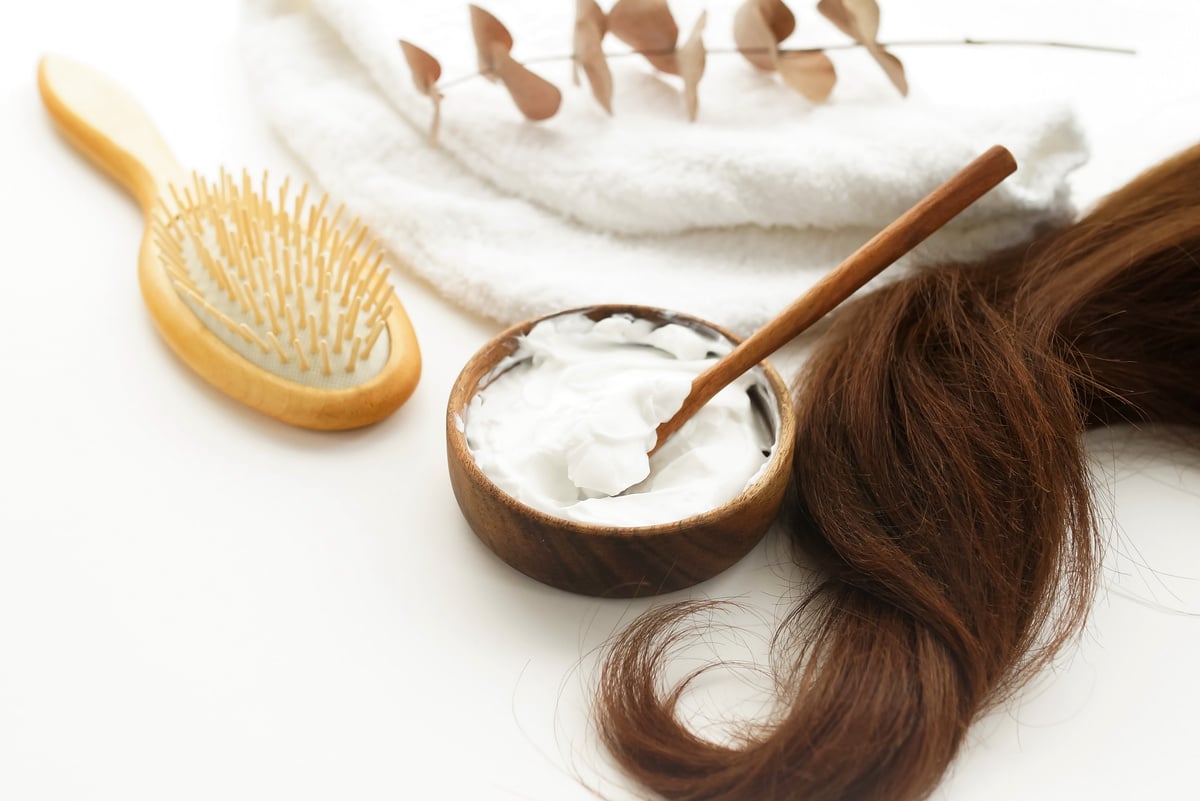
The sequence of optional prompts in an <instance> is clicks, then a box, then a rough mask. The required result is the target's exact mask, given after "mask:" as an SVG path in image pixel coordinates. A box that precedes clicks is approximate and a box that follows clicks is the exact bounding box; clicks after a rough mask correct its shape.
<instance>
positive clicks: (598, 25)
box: [572, 0, 613, 114]
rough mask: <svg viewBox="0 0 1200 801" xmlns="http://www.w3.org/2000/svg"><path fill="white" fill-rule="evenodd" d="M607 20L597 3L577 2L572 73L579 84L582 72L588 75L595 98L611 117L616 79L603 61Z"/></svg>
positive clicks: (585, 0)
mask: <svg viewBox="0 0 1200 801" xmlns="http://www.w3.org/2000/svg"><path fill="white" fill-rule="evenodd" d="M606 28H607V20H606V19H605V17H604V12H603V11H601V10H600V6H599V5H597V4H596V0H575V53H574V56H573V68H572V73H573V77H574V79H575V83H576V85H578V84H579V70H580V68H581V67H582V68H583V72H584V74H585V75H587V79H588V85H589V86H591V87H592V95H593V96H594V97H595V98H596V102H598V103H599V104H600V105H601V106H603V107H604V110H605V111H607V112H608V113H609V114H612V94H613V80H612V72H611V71H610V70H609V68H608V61H607V60H606V59H605V58H604V47H603V42H604V34H605V30H606Z"/></svg>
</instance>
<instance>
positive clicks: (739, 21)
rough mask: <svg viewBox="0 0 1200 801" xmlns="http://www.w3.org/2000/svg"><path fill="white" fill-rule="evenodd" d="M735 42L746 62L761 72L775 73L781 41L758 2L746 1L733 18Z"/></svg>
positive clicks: (756, 0) (753, 0) (754, 0)
mask: <svg viewBox="0 0 1200 801" xmlns="http://www.w3.org/2000/svg"><path fill="white" fill-rule="evenodd" d="M733 41H734V42H735V43H736V44H737V47H738V51H739V52H740V53H741V54H742V55H743V56H745V58H746V60H747V61H749V62H750V63H751V64H753V65H754V66H755V67H757V68H758V69H760V70H764V71H766V72H773V71H774V70H775V63H776V62H777V61H778V60H779V53H778V49H779V40H778V39H777V38H776V37H775V32H774V31H773V30H771V24H770V23H769V22H767V18H766V15H765V14H763V10H762V5H761V3H759V1H758V0H746V2H745V3H742V4H741V5H740V6H738V10H737V12H736V13H735V14H734V16H733Z"/></svg>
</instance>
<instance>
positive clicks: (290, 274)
mask: <svg viewBox="0 0 1200 801" xmlns="http://www.w3.org/2000/svg"><path fill="white" fill-rule="evenodd" d="M308 195H309V188H308V186H307V185H304V186H302V187H301V188H300V189H299V191H298V192H296V193H295V194H292V193H290V192H289V182H288V181H286V180H285V181H284V182H283V184H282V185H281V186H280V187H279V188H278V189H277V190H275V191H272V190H271V189H270V187H269V181H268V176H267V175H266V174H265V173H264V174H263V176H262V178H261V180H259V181H254V180H252V179H251V177H250V176H249V174H248V173H246V172H243V173H242V175H241V177H240V179H234V178H233V177H232V176H231V175H229V174H227V173H226V172H225V171H224V170H222V171H221V173H220V175H219V178H218V179H217V180H216V181H213V182H209V181H206V180H204V179H202V178H200V177H199V176H196V175H193V176H192V179H191V181H190V183H188V184H186V185H174V184H172V185H170V186H168V188H167V189H166V191H165V192H164V194H163V196H161V197H160V198H159V204H158V208H156V209H155V210H154V211H153V213H151V215H150V225H149V228H148V232H147V234H148V235H147V241H146V243H145V246H144V248H143V258H142V272H141V277H142V288H143V294H144V295H145V296H146V299H147V302H148V304H149V306H150V308H151V312H152V314H153V315H154V317H155V321H156V323H157V324H158V326H159V329H160V330H161V331H162V332H163V334H164V336H165V337H166V338H167V340H168V343H169V344H171V346H172V347H173V348H174V349H175V350H176V352H177V353H179V354H180V355H181V356H182V357H183V358H184V359H185V360H186V361H187V362H188V363H189V364H190V365H191V366H192V367H193V368H195V369H196V370H197V372H199V373H200V374H201V375H202V376H204V377H205V378H206V379H207V380H209V381H210V382H211V383H213V384H215V385H217V386H218V387H219V388H220V389H222V390H224V391H225V392H227V393H228V394H230V395H233V396H234V397H236V398H238V399H239V400H242V401H244V402H246V403H248V404H250V405H252V406H255V407H256V408H259V409H260V410H261V411H265V412H267V413H268V414H271V415H272V416H274V417H277V418H279V419H282V420H284V421H285V422H289V423H293V424H296V425H301V426H305V427H309V428H352V427H355V426H358V425H365V424H367V423H370V422H374V421H375V420H378V419H379V418H381V417H383V416H385V415H386V414H388V413H390V412H391V411H392V410H394V409H395V408H396V407H398V406H399V405H400V404H401V403H402V402H403V401H404V400H405V399H406V398H407V397H408V395H409V394H410V393H411V391H412V389H413V387H414V386H415V384H416V380H417V377H418V376H419V373H420V356H419V351H418V349H417V346H416V340H415V337H414V336H413V334H412V329H411V326H410V324H409V322H408V318H407V316H406V315H405V314H404V312H403V308H402V307H401V305H400V303H399V301H398V300H397V299H396V296H395V293H394V291H393V290H392V287H391V285H390V284H389V282H388V265H387V264H385V262H384V254H383V252H382V250H381V248H380V245H379V243H378V242H377V241H376V240H374V239H371V238H370V237H369V236H368V233H367V229H366V227H365V226H364V225H363V224H362V222H361V221H360V220H358V219H354V220H352V221H350V222H349V224H348V225H343V224H342V214H343V209H342V208H340V207H339V208H338V209H337V210H336V211H334V212H333V213H332V214H327V213H326V211H327V206H328V196H325V197H323V198H321V199H320V200H319V201H317V202H315V203H309V202H308ZM197 323H198V325H197Z"/></svg>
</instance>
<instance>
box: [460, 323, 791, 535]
mask: <svg viewBox="0 0 1200 801" xmlns="http://www.w3.org/2000/svg"><path fill="white" fill-rule="evenodd" d="M731 348H732V344H731V343H730V342H729V341H728V340H726V339H725V338H724V337H721V336H720V335H719V334H717V333H716V332H708V331H698V330H696V329H695V328H692V327H689V326H688V325H684V324H682V323H668V324H666V325H663V324H660V323H655V322H652V321H650V320H645V319H641V318H634V317H632V316H630V315H615V316H612V317H607V318H604V319H602V320H599V321H593V320H591V319H589V318H588V317H587V316H586V315H584V314H582V313H576V314H567V315H560V316H558V317H552V318H549V319H546V320H543V321H541V322H539V323H538V324H537V325H536V326H534V328H533V329H532V330H531V331H530V332H529V333H528V334H526V335H525V336H523V337H521V338H520V340H519V342H518V345H517V348H516V350H515V351H514V352H513V354H512V355H511V356H510V357H508V358H507V359H505V360H504V362H503V363H501V364H500V365H499V366H498V367H497V369H496V370H495V371H493V373H492V374H491V375H490V376H489V377H488V378H485V379H484V381H483V382H481V383H482V388H481V389H480V391H479V392H478V393H476V395H475V396H474V397H473V398H472V400H471V403H470V404H469V405H468V407H467V408H466V409H465V410H464V411H463V427H464V434H465V436H466V440H467V446H468V448H469V449H470V451H471V454H472V456H473V457H474V458H475V461H476V464H477V465H478V466H479V468H480V469H481V470H482V471H483V472H484V473H485V474H486V475H487V476H488V477H489V478H490V479H491V480H492V481H493V482H495V483H496V485H497V486H499V487H500V488H501V489H503V490H504V491H505V492H507V493H508V494H510V495H512V496H513V497H514V498H516V499H517V500H519V501H521V502H522V503H524V504H526V505H528V506H532V507H534V508H535V509H539V510H541V511H543V512H546V513H548V514H552V515H556V516H558V517H562V518H565V519H568V520H576V521H580V522H586V523H596V524H601V525H612V526H646V525H653V524H658V523H667V522H671V521H674V520H682V519H684V518H686V517H691V516H693V515H697V514H700V513H702V512H705V511H708V510H710V509H713V508H716V507H718V506H720V505H722V504H724V503H726V502H727V501H730V500H732V499H733V498H734V497H736V496H737V495H738V494H739V493H741V491H742V490H743V489H745V488H746V486H747V485H748V484H749V483H751V482H752V481H753V480H754V478H755V477H756V476H757V475H758V474H759V472H760V471H761V470H762V468H763V466H764V465H765V464H766V462H767V460H768V457H769V456H770V453H771V451H772V450H773V448H774V446H775V440H774V437H775V435H774V432H775V431H776V430H777V429H778V421H777V420H774V419H773V418H770V417H767V416H766V415H774V414H775V409H774V404H773V403H772V402H771V400H770V399H771V398H772V392H771V389H770V386H769V384H768V383H767V380H766V377H765V376H764V375H763V374H762V371H761V370H759V369H757V368H756V369H755V370H752V371H751V372H749V373H747V374H746V375H744V376H742V377H741V378H739V379H738V380H737V381H736V382H734V383H733V384H732V385H730V386H729V387H727V388H725V389H724V390H723V391H722V392H721V393H720V394H718V395H717V396H716V397H715V398H713V400H711V401H709V403H708V404H706V405H705V407H704V408H703V409H701V410H700V411H699V412H697V413H696V415H695V416H694V417H693V418H692V419H691V420H690V421H688V423H687V424H686V425H684V427H683V428H682V429H680V430H679V432H678V433H676V434H675V435H674V436H673V437H671V439H670V440H668V441H667V443H666V444H665V445H664V446H663V447H662V448H661V449H660V450H659V451H658V452H657V453H656V454H655V455H654V457H653V458H652V459H647V457H646V452H647V451H649V450H650V448H651V447H652V446H653V445H654V442H655V429H656V428H657V426H658V424H659V423H660V422H662V421H664V420H666V419H667V418H669V417H670V416H671V415H672V414H673V413H674V412H675V411H676V410H677V409H678V408H679V407H680V405H681V404H682V403H683V399H684V398H685V397H686V396H687V393H688V390H689V389H690V388H691V382H692V379H694V378H695V377H696V376H697V375H699V374H700V373H701V372H702V371H703V370H705V369H706V368H707V367H708V366H709V365H710V364H712V363H713V362H714V361H715V360H716V359H717V358H718V357H719V356H721V355H723V354H724V353H727V352H728V351H729V350H730V349H731ZM756 397H757V398H758V400H757V401H756V400H755V399H756ZM626 488H628V489H626Z"/></svg>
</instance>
